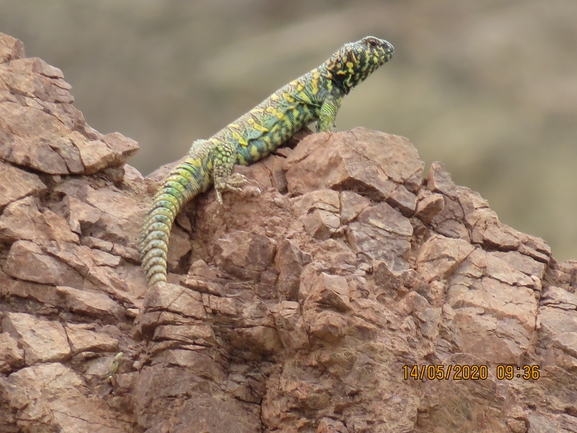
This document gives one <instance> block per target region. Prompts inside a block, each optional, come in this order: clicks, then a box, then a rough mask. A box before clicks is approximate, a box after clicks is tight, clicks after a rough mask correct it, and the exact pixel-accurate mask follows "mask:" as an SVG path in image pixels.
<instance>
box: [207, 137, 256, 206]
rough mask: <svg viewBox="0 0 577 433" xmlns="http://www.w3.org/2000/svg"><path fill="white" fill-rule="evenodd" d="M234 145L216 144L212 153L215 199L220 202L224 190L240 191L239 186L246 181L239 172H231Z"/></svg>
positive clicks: (234, 158)
mask: <svg viewBox="0 0 577 433" xmlns="http://www.w3.org/2000/svg"><path fill="white" fill-rule="evenodd" d="M236 153H237V151H236V146H235V145H234V144H230V143H222V144H218V145H217V146H216V147H215V148H214V150H213V155H212V160H213V165H214V169H213V179H214V189H215V191H216V199H217V200H218V202H219V203H220V204H222V193H223V192H224V191H237V192H239V191H241V188H240V187H241V186H243V185H246V184H247V183H248V179H247V178H246V177H245V176H243V175H242V174H240V173H234V174H233V173H232V169H233V168H234V163H235V162H236V157H237V155H236Z"/></svg>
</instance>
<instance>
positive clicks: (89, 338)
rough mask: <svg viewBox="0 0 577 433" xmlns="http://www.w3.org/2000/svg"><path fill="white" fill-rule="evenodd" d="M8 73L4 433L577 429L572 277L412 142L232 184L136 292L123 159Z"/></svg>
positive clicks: (201, 200) (49, 86)
mask: <svg viewBox="0 0 577 433" xmlns="http://www.w3.org/2000/svg"><path fill="white" fill-rule="evenodd" d="M0 62H1V63H0V168H1V170H0V171H1V174H0V180H1V181H2V182H1V185H0V331H1V332H0V431H2V432H56V431H61V432H93V431H96V432H107V433H109V432H110V433H115V432H118V433H120V432H148V433H153V432H154V433H155V432H214V433H216V432H241V433H253V432H254V433H256V432H317V433H321V432H322V433H329V432H331V433H335V432H338V433H353V432H355V433H359V432H367V433H368V432H417V433H425V432H464V431H468V432H487V433H489V432H503V433H505V432H507V433H509V432H515V433H521V432H575V431H577V418H576V416H577V404H576V403H575V402H576V401H577V375H576V371H577V295H576V294H575V287H576V285H577V283H576V275H577V263H575V262H565V263H557V262H556V261H555V260H554V259H553V258H552V256H551V251H550V248H549V247H548V246H547V244H546V243H545V242H544V241H543V240H541V239H538V238H535V237H532V236H529V235H526V234H523V233H520V232H518V231H516V230H514V229H513V228H511V227H508V226H506V225H504V224H502V223H501V222H500V221H499V219H498V218H497V215H496V214H495V213H494V212H493V211H492V210H491V209H490V208H489V206H488V204H487V202H486V201H485V200H483V199H482V198H481V197H480V196H479V194H477V193H475V192H473V191H471V190H469V189H467V188H464V187H460V186H457V185H455V184H454V183H453V182H452V180H451V176H450V175H449V173H447V172H446V171H445V170H444V168H443V166H442V165H441V164H439V163H434V164H433V165H432V167H431V168H430V170H429V172H428V174H425V175H424V174H423V169H424V163H423V162H422V161H420V159H419V157H418V154H417V151H416V150H415V148H414V147H413V145H412V144H411V143H410V142H409V141H408V140H407V139H405V138H403V137H398V136H394V135H388V134H384V133H381V132H376V131H369V130H366V129H362V128H357V129H354V130H352V131H347V132H341V133H335V134H316V135H311V136H308V137H306V138H304V139H303V140H302V141H301V142H300V143H299V144H298V145H297V147H296V148H295V149H293V150H289V149H283V150H282V152H279V154H278V155H272V156H270V157H268V158H266V159H264V160H263V161H261V162H259V163H257V164H254V165H252V166H249V167H238V168H237V170H238V171H239V172H242V173H243V174H245V175H246V176H248V177H249V178H250V179H251V185H250V186H249V187H247V188H246V190H245V191H244V193H243V194H230V193H229V194H227V195H225V204H224V206H220V205H218V204H217V203H216V200H215V197H214V192H212V191H211V192H209V193H207V194H204V195H202V196H201V197H198V198H197V199H195V200H194V201H193V203H191V204H190V205H188V206H186V207H185V209H184V211H183V212H182V213H181V215H179V217H178V218H177V225H176V226H175V229H174V230H173V233H172V239H171V252H170V256H169V271H170V274H169V280H170V284H167V285H164V286H159V287H155V288H154V289H151V290H149V291H146V288H145V282H144V278H143V276H142V274H141V272H140V269H139V263H138V261H139V260H138V253H137V251H136V246H137V242H138V236H139V231H140V226H141V224H142V220H143V217H144V212H145V210H146V208H147V206H148V204H149V202H150V198H151V197H150V196H151V191H152V190H153V189H154V188H151V186H152V184H153V181H152V180H147V181H146V182H145V180H144V179H143V178H142V176H141V175H140V174H139V173H138V172H137V171H136V170H134V169H133V168H132V167H130V166H128V165H126V164H125V161H126V159H127V158H128V157H129V156H130V155H131V154H132V153H134V152H135V151H136V149H137V145H136V143H134V142H133V141H132V140H129V139H127V138H124V137H122V136H121V135H120V134H109V135H107V136H103V135H101V134H99V133H98V132H97V131H95V130H93V129H91V128H90V127H89V126H88V125H86V124H85V123H84V119H83V117H82V114H81V113H80V112H78V111H77V110H76V109H75V108H74V107H73V106H72V96H71V95H70V92H69V86H68V85H67V84H66V82H65V81H64V80H63V77H62V74H61V72H60V71H59V70H57V69H55V68H53V67H51V66H48V65H46V64H45V63H44V62H42V61H41V60H39V59H28V58H25V57H24V50H23V46H22V44H21V43H20V42H19V41H16V40H15V39H13V38H11V37H9V36H6V35H1V34H0ZM281 155H282V156H281ZM423 178H424V179H423ZM119 352H122V355H118V354H119Z"/></svg>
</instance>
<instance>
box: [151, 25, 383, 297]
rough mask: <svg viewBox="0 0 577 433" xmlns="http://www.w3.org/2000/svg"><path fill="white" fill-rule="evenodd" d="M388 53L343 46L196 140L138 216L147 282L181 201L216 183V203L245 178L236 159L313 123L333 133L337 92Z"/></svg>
mask: <svg viewBox="0 0 577 433" xmlns="http://www.w3.org/2000/svg"><path fill="white" fill-rule="evenodd" d="M393 54H394V48H393V46H392V45H391V44H390V43H389V42H387V41H385V40H383V39H379V38H375V37H373V36H367V37H365V38H363V39H361V40H359V41H357V42H351V43H348V44H345V45H343V46H342V47H341V48H340V49H339V50H338V51H337V52H336V53H334V54H333V55H332V56H331V57H330V58H329V59H328V60H327V61H326V62H324V63H323V64H322V65H320V66H319V67H318V68H315V69H313V70H312V71H310V72H308V73H307V74H305V75H303V76H301V77H300V78H297V79H296V80H294V81H291V82H290V83H289V84H287V85H285V86H284V87H282V88H281V89H279V90H277V91H276V92H275V93H273V94H272V95H271V96H270V97H268V98H267V99H265V100H264V101H263V102H262V103H260V104H259V105H257V106H256V107H255V108H253V109H252V110H251V111H249V112H248V113H246V114H245V115H243V116H242V117H240V118H238V119H237V120H235V121H234V122H232V123H231V124H229V125H228V126H226V127H225V128H223V129H222V130H220V131H219V132H217V133H216V134H215V135H213V136H212V137H211V138H209V139H208V140H196V141H195V142H194V143H193V144H192V146H191V148H190V151H189V156H188V158H186V160H185V161H184V162H182V163H181V164H179V165H178V166H177V167H176V168H174V169H173V170H172V172H171V173H170V174H169V175H168V177H167V178H166V179H165V180H164V181H163V183H162V186H161V187H160V189H159V191H158V192H157V193H156V195H155V196H154V198H153V202H152V206H151V208H150V210H149V212H148V214H147V216H146V218H145V220H144V226H143V230H142V241H141V245H140V254H141V260H142V268H143V271H144V274H145V276H146V279H147V281H148V286H149V287H152V286H153V285H155V284H162V283H165V282H166V281H167V254H168V241H169V237H170V232H171V230H172V224H173V223H174V220H175V218H176V216H177V215H178V213H179V212H180V209H181V208H182V206H184V204H185V203H187V202H188V201H189V200H191V199H192V198H193V197H195V196H197V195H198V194H200V193H202V192H205V191H206V190H208V189H209V188H210V186H211V185H214V186H215V189H216V193H217V199H218V201H219V202H220V203H221V204H222V193H223V192H224V191H227V190H228V191H237V190H239V189H240V188H239V186H241V185H242V184H244V183H246V182H247V181H246V179H245V178H244V177H243V176H241V175H239V174H231V173H232V169H233V166H234V164H242V165H248V164H252V163H253V162H256V161H258V160H259V159H261V158H263V157H265V156H267V155H269V154H270V153H271V152H273V151H274V150H275V149H276V148H277V147H279V146H281V145H282V144H283V143H284V142H285V141H286V140H288V139H289V138H290V137H291V136H292V135H293V134H294V133H295V132H297V131H298V130H299V129H301V128H302V127H304V126H306V125H308V124H309V123H311V122H313V121H315V120H316V122H317V123H316V126H317V131H322V132H325V131H335V130H336V127H335V118H336V115H337V112H338V110H339V107H340V105H341V102H342V99H343V97H344V96H345V95H347V94H348V93H349V92H350V90H351V89H352V88H354V87H355V86H356V85H357V84H359V83H361V82H362V81H364V80H365V79H366V78H367V77H368V76H369V75H370V74H371V73H373V72H374V71H375V70H376V69H377V68H378V67H379V66H381V65H382V64H384V63H385V62H387V61H389V60H390V59H391V57H392V56H393Z"/></svg>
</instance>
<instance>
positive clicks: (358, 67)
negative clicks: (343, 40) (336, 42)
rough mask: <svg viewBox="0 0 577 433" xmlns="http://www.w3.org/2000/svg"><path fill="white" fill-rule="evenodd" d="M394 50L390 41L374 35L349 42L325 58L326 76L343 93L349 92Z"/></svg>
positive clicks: (387, 59) (391, 55)
mask: <svg viewBox="0 0 577 433" xmlns="http://www.w3.org/2000/svg"><path fill="white" fill-rule="evenodd" d="M394 52H395V48H394V47H393V45H392V44H391V43H390V42H387V41H385V40H384V39H379V38H375V37H374V36H367V37H364V38H363V39H361V40H360V41H357V42H350V43H348V44H345V45H343V46H342V47H341V49H340V50H339V51H337V52H336V53H334V54H333V55H332V56H331V57H330V59H329V60H327V62H326V63H325V67H326V72H327V76H328V78H330V79H331V80H332V81H333V82H334V83H335V84H336V85H337V86H338V87H340V88H341V89H342V90H343V91H344V92H345V93H349V91H350V90H351V89H352V88H353V87H355V86H356V85H357V84H359V83H362V82H363V81H364V80H365V79H366V78H367V77H368V76H369V75H371V74H372V73H373V72H374V71H375V70H376V69H377V68H378V67H379V66H381V65H382V64H384V63H385V62H388V61H389V60H390V59H391V57H393V54H394Z"/></svg>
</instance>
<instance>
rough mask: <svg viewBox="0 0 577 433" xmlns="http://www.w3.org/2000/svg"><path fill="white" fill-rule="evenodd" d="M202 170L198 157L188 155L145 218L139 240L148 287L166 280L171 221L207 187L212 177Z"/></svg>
mask: <svg viewBox="0 0 577 433" xmlns="http://www.w3.org/2000/svg"><path fill="white" fill-rule="evenodd" d="M201 172H202V169H201V167H200V166H199V161H198V159H196V158H187V159H186V160H185V161H184V162H182V163H181V164H179V165H178V166H176V167H175V168H174V169H173V170H172V172H171V173H170V175H169V176H168V177H167V178H166V179H165V181H164V184H163V185H162V187H161V188H160V189H159V190H158V192H157V193H156V195H155V196H154V199H153V202H152V206H151V208H150V210H149V211H148V214H147V215H146V218H145V219H144V226H143V228H142V241H141V243H140V258H141V260H142V269H143V270H144V275H145V276H146V280H147V281H148V286H149V287H152V286H153V285H155V284H156V283H159V282H166V275H167V256H168V240H169V238H170V231H171V229H172V224H173V223H174V220H175V218H176V216H177V215H178V213H179V212H180V209H181V208H182V206H184V205H185V204H186V203H187V202H188V201H189V200H190V199H192V198H193V197H194V196H196V195H198V194H199V193H201V192H202V191H204V190H206V189H207V187H208V182H209V180H208V179H207V178H205V177H204V176H203V175H202V174H201Z"/></svg>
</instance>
